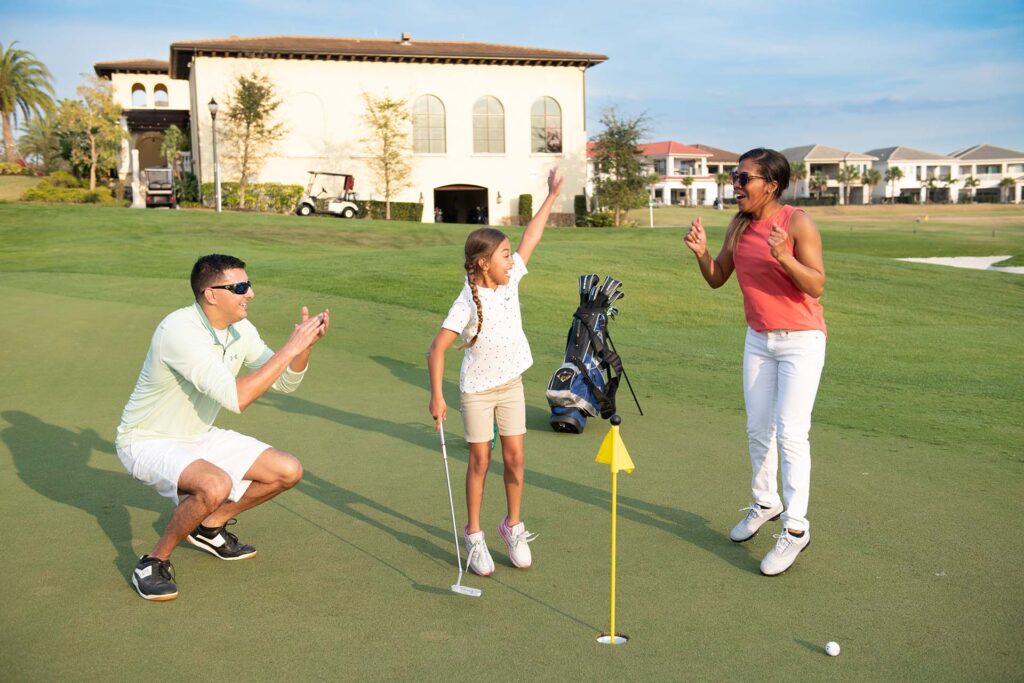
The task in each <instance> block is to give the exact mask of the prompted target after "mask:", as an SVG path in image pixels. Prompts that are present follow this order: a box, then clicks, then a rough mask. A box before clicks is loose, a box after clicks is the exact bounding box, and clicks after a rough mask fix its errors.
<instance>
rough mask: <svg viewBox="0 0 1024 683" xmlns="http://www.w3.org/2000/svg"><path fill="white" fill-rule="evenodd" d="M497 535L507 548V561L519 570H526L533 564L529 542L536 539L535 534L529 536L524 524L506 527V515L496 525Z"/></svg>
mask: <svg viewBox="0 0 1024 683" xmlns="http://www.w3.org/2000/svg"><path fill="white" fill-rule="evenodd" d="M498 533H499V534H501V539H502V540H503V541H505V545H506V546H507V547H508V559H510V560H511V561H512V564H514V565H515V566H517V567H519V568H520V569H528V568H529V567H530V565H531V564H533V554H532V553H531V552H530V541H532V540H534V539H535V538H537V534H531V533H530V532H529V531H527V530H526V524H524V523H523V522H519V523H518V524H515V525H513V526H509V525H508V515H506V516H505V517H503V518H502V520H501V524H499V525H498Z"/></svg>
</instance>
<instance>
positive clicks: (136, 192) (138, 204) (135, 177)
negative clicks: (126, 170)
mask: <svg viewBox="0 0 1024 683" xmlns="http://www.w3.org/2000/svg"><path fill="white" fill-rule="evenodd" d="M132 208H133V209H144V208H146V202H144V201H143V200H142V183H141V182H139V150H137V149H133V150H132Z"/></svg>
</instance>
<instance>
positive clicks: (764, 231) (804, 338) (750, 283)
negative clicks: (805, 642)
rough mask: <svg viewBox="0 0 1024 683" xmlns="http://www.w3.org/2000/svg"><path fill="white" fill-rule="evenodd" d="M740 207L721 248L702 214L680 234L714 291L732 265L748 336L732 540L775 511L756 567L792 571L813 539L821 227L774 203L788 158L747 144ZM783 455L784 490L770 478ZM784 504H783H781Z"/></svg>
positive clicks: (821, 339) (738, 174) (737, 190)
mask: <svg viewBox="0 0 1024 683" xmlns="http://www.w3.org/2000/svg"><path fill="white" fill-rule="evenodd" d="M732 186H733V194H734V195H735V197H736V203H737V205H738V206H739V211H738V212H737V214H736V216H735V217H734V218H733V219H732V222H731V223H730V224H729V229H728V231H727V232H726V236H725V244H724V245H723V247H722V250H721V251H720V252H719V253H718V256H717V257H715V258H711V255H710V254H709V253H708V244H707V236H706V235H705V233H704V226H703V224H702V223H701V220H700V218H697V219H696V220H694V221H693V223H691V224H690V230H689V232H688V233H687V234H686V237H685V238H684V242H685V244H686V246H687V247H688V248H689V249H690V250H691V251H692V252H693V253H694V255H695V256H696V257H697V263H698V265H699V266H700V272H701V274H702V275H703V276H704V279H705V280H707V283H708V284H709V285H710V286H711V287H712V288H715V289H717V288H718V287H721V286H722V285H724V284H725V283H726V281H728V279H729V276H730V275H732V272H733V270H735V271H736V278H737V280H738V281H739V286H740V291H741V292H742V293H743V310H744V313H745V314H746V319H747V325H748V329H747V338H746V344H745V347H744V351H743V397H744V402H745V403H746V408H747V440H748V443H749V447H750V465H751V468H752V470H753V481H752V486H751V488H752V491H753V496H754V502H753V503H751V505H750V506H749V507H747V508H743V510H745V511H746V512H747V515H746V516H745V517H744V518H743V519H742V520H740V522H739V523H738V524H737V525H736V526H735V527H734V528H733V530H732V531H731V532H730V534H729V538H731V539H732V540H733V541H735V542H737V543H742V542H744V541H748V540H750V539H751V538H753V537H754V536H755V535H756V534H757V531H758V529H760V528H761V526H762V525H764V523H765V522H768V521H774V520H776V519H779V517H781V518H782V525H783V529H782V533H780V534H778V535H776V538H777V539H778V541H777V542H776V544H775V547H774V548H773V549H772V550H771V551H769V552H768V554H767V555H765V557H764V559H763V560H762V561H761V573H762V574H764V575H766V576H775V575H777V574H781V573H782V572H784V571H786V570H787V569H789V568H790V567H791V566H792V564H793V562H795V561H796V558H797V555H799V554H800V553H801V552H802V551H803V550H804V549H805V548H807V546H808V545H810V543H811V532H810V522H808V521H807V505H808V499H809V495H810V484H811V447H810V442H809V441H808V432H809V431H810V428H811V410H812V408H813V407H814V397H815V395H816V394H817V391H818V380H819V379H820V378H821V369H822V367H823V366H824V363H825V334H826V329H825V320H824V317H823V316H822V310H821V304H820V303H819V302H818V298H819V297H820V296H821V295H822V292H823V291H824V289H825V266H824V263H823V261H822V255H821V235H820V234H819V233H818V229H817V228H816V227H815V225H814V223H813V222H812V221H811V219H810V218H809V217H808V216H807V214H805V213H804V212H803V211H801V210H799V209H795V208H794V207H792V206H784V205H782V204H781V203H780V202H779V197H781V196H782V192H783V191H784V190H785V189H786V187H788V186H789V162H788V161H787V160H786V158H785V157H784V156H782V154H780V153H779V152H776V151H775V150H772V149H761V148H758V149H752V150H750V151H749V152H747V153H746V154H744V155H743V156H741V157H740V165H739V167H738V168H737V170H736V171H733V172H732ZM780 455H781V460H782V484H783V491H782V494H783V497H782V499H780V498H779V492H778V485H777V483H776V479H777V473H778V469H779V459H780ZM783 501H784V502H785V506H784V505H783Z"/></svg>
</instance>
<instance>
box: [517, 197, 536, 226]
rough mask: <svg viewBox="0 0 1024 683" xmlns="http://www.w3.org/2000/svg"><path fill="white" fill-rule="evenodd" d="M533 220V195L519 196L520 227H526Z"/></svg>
mask: <svg viewBox="0 0 1024 683" xmlns="http://www.w3.org/2000/svg"><path fill="white" fill-rule="evenodd" d="M531 218H533V195H532V194H521V195H519V221H520V225H526V224H527V223H528V222H529V220H530V219H531Z"/></svg>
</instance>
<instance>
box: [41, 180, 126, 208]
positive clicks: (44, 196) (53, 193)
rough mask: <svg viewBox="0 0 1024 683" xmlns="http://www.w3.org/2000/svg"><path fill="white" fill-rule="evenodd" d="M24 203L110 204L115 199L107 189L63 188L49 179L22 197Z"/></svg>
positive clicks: (42, 181)
mask: <svg viewBox="0 0 1024 683" xmlns="http://www.w3.org/2000/svg"><path fill="white" fill-rule="evenodd" d="M21 201H23V202H57V203H61V204H108V203H113V202H114V198H113V197H112V196H111V194H110V190H109V189H108V188H106V187H97V188H96V189H95V190H90V189H88V188H84V187H62V186H59V185H53V184H52V183H51V182H50V181H49V178H44V179H43V180H41V181H40V182H39V184H38V185H36V186H35V187H30V188H29V189H27V190H25V192H24V194H22V195H21Z"/></svg>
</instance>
